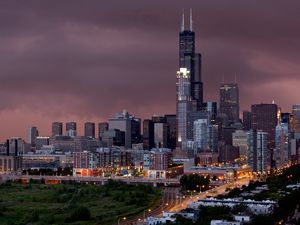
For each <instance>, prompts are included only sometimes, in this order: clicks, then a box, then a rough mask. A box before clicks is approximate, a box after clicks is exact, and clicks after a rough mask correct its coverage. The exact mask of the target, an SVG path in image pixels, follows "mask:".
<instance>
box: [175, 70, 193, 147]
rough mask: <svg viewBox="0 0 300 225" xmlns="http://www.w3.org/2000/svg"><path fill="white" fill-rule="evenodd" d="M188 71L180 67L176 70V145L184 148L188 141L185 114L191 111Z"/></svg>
mask: <svg viewBox="0 0 300 225" xmlns="http://www.w3.org/2000/svg"><path fill="white" fill-rule="evenodd" d="M190 90H191V82H190V71H188V70H187V68H180V70H179V71H178V72H177V114H176V115H177V146H178V147H181V148H185V146H186V143H187V141H188V134H187V132H188V129H187V115H188V112H190V111H191V95H190Z"/></svg>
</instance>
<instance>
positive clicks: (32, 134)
mask: <svg viewBox="0 0 300 225" xmlns="http://www.w3.org/2000/svg"><path fill="white" fill-rule="evenodd" d="M37 136H39V132H38V129H37V128H36V127H29V129H28V143H29V144H30V145H31V146H35V144H36V137H37Z"/></svg>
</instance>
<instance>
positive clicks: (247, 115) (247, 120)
mask: <svg viewBox="0 0 300 225" xmlns="http://www.w3.org/2000/svg"><path fill="white" fill-rule="evenodd" d="M243 129H244V130H250V129H251V112H249V111H243Z"/></svg>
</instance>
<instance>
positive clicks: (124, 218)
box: [118, 216, 126, 225]
mask: <svg viewBox="0 0 300 225" xmlns="http://www.w3.org/2000/svg"><path fill="white" fill-rule="evenodd" d="M122 219H123V220H124V221H125V220H126V217H125V216H124V217H123V218H122ZM118 225H120V218H119V219H118Z"/></svg>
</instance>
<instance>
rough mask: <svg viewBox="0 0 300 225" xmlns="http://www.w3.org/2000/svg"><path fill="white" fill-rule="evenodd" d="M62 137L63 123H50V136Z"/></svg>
mask: <svg viewBox="0 0 300 225" xmlns="http://www.w3.org/2000/svg"><path fill="white" fill-rule="evenodd" d="M62 135H63V123H61V122H53V123H52V136H62Z"/></svg>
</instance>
